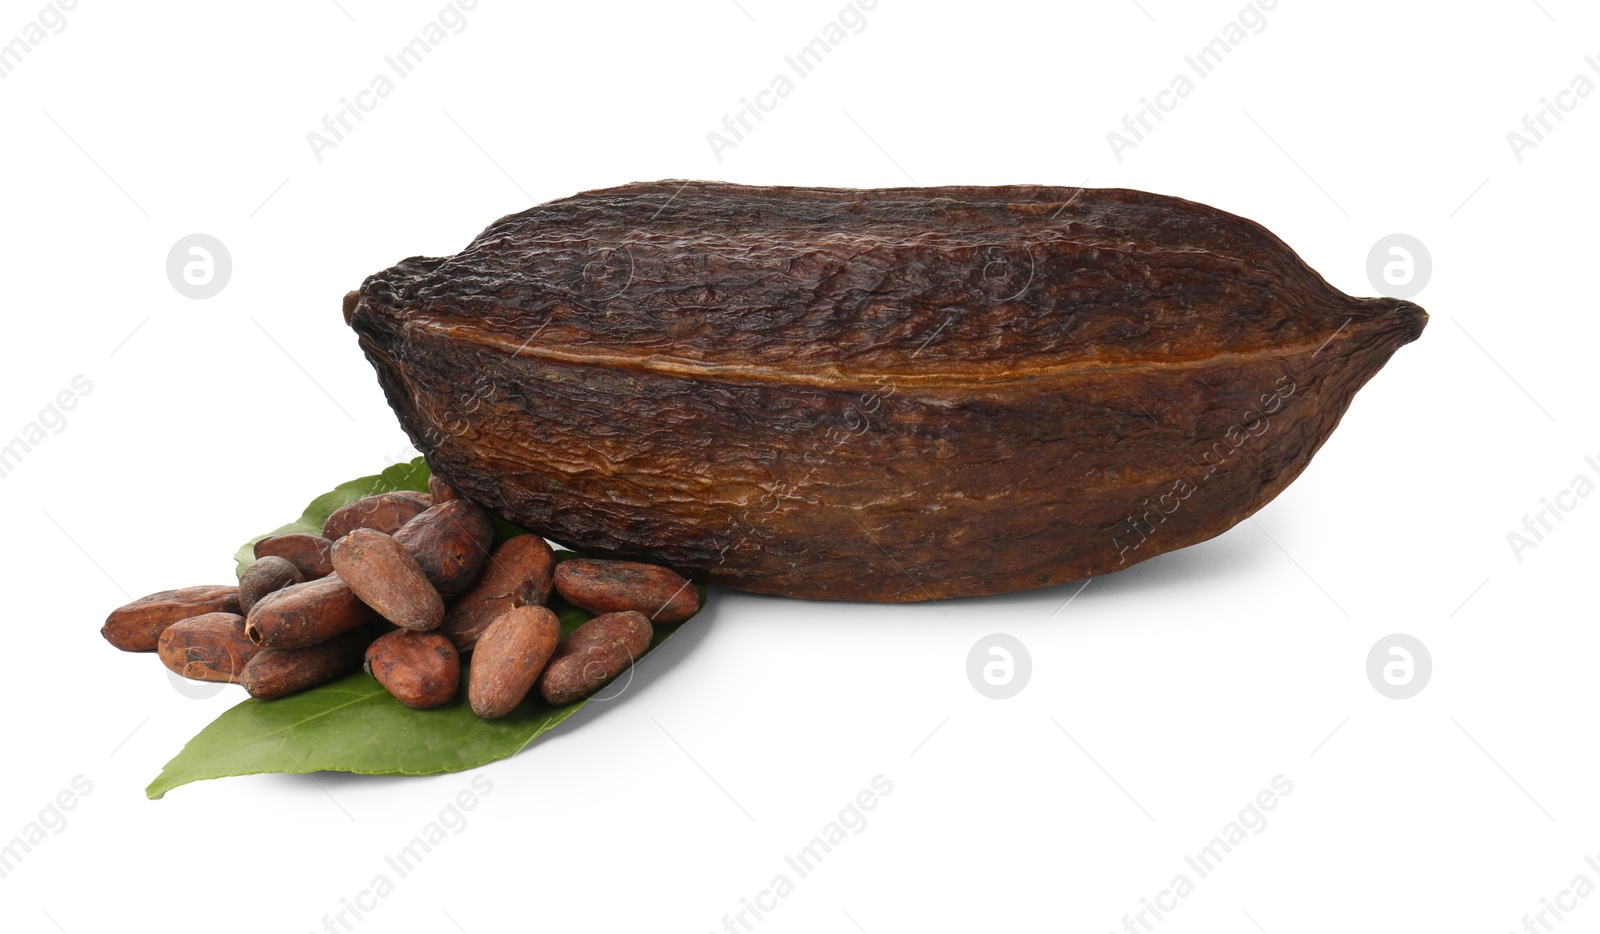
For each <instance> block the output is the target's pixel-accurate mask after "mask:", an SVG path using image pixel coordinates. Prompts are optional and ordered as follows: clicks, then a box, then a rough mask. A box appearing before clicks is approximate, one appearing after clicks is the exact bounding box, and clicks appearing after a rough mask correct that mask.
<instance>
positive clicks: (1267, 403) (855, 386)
mask: <svg viewBox="0 0 1600 934" xmlns="http://www.w3.org/2000/svg"><path fill="white" fill-rule="evenodd" d="M345 317H346V320H347V321H348V323H349V324H350V325H351V326H352V327H353V328H354V329H355V331H356V332H357V334H358V335H359V338H360V343H361V347H362V349H363V351H364V352H365V353H366V355H367V358H368V359H369V360H370V361H371V362H372V365H373V366H374V368H375V369H376V370H377V373H378V379H379V381H380V383H381V384H382V386H383V390H384V392H385V394H386V395H387V397H388V400H389V403H390V405H391V406H392V407H393V408H394V410H395V412H396V414H397V415H398V416H399V418H400V422H401V424H402V425H403V426H404V428H405V430H406V431H407V433H408V434H409V435H410V437H411V439H412V441H413V442H414V443H415V444H416V445H417V447H418V448H419V449H420V450H421V451H423V453H424V454H425V455H426V457H427V461H428V464H429V466H430V467H431V468H432V469H433V471H434V472H435V473H436V474H438V475H439V476H440V477H442V478H443V479H444V480H445V481H446V482H447V483H449V484H450V485H451V486H452V487H454V488H455V489H457V490H458V491H460V493H461V494H462V495H463V496H465V497H467V498H469V499H472V500H474V501H476V502H479V503H482V504H484V505H485V506H488V507H489V508H491V509H493V510H495V511H497V512H499V513H500V514H501V515H503V516H505V517H506V518H507V519H510V520H511V521H513V522H516V523H519V524H521V525H523V526H525V527H527V528H529V529H531V530H532V531H534V532H537V533H539V534H541V535H544V536H546V537H548V538H550V539H552V540H555V541H557V542H560V543H562V544H565V545H568V546H570V547H573V548H575V549H579V550H581V551H583V552H585V553H588V554H590V555H594V556H600V557H615V558H635V559H639V560H644V561H651V562H655V563H659V564H664V565H667V566H669V567H672V568H674V569H677V570H678V571H681V572H683V573H684V574H686V575H688V576H689V577H692V578H694V579H695V580H699V581H703V582H708V583H713V584H720V585H725V586H730V587H736V588H741V589H746V590H752V591H759V592H764V593H777V594H786V595H789V596H796V597H809V598H837V599H857V600H882V601H911V600H925V599H937V598H944V597H952V596H961V595H968V594H984V593H996V592H1002V591H1011V590H1020V589H1025V588H1032V587H1042V586H1046V585H1049V584H1055V583H1059V582H1062V581H1067V580H1073V579H1077V578H1082V577H1086V576H1090V575H1096V574H1102V573H1106V572H1109V571H1115V570H1118V569H1121V568H1124V567H1127V566H1129V565H1130V564H1132V563H1134V562H1136V561H1140V560H1143V559H1146V558H1150V557H1153V556H1155V555H1157V554H1161V553H1163V552H1167V551H1171V550H1173V549H1175V548H1181V547H1184V546H1186V545H1191V544H1194V543H1196V542H1200V541H1203V540H1205V539H1208V538H1211V537H1213V536H1215V535H1217V534H1219V533H1221V532H1223V531H1225V530H1227V529H1228V528H1230V527H1231V526H1233V525H1234V524H1235V523H1238V522H1239V521H1241V520H1243V519H1244V518H1246V517H1248V516H1249V515H1250V514H1251V513H1253V512H1255V511H1256V510H1257V509H1259V508H1261V506H1263V505H1264V504H1265V503H1267V502H1268V501H1269V500H1271V499H1272V497H1274V496H1276V495H1277V494H1278V492H1279V491H1281V490H1282V489H1283V488H1284V487H1285V486H1287V485H1288V483H1289V482H1290V481H1291V480H1293V479H1294V478H1295V477H1296V476H1297V475H1298V474H1299V473H1300V471H1301V470H1303V469H1304V468H1305V466H1306V464H1307V462H1308V461H1309V460H1310V458H1311V456H1312V454H1314V453H1315V452H1316V450H1317V449H1318V448H1319V447H1320V446H1321V445H1322V443H1323V442H1324V441H1325V440H1326V439H1327V438H1328V435H1329V434H1330V433H1331V432H1332V431H1333V429H1334V427H1335V426H1336V425H1337V424H1338V422H1339V419H1340V417H1341V416H1342V415H1343V414H1344V412H1345V409H1346V408H1347V407H1348V406H1349V404H1350V401H1351V398H1352V397H1353V396H1354V394H1355V392H1356V390H1357V389H1359V388H1360V387H1361V386H1362V385H1363V384H1364V383H1365V382H1366V381H1367V380H1368V379H1369V378H1370V377H1371V376H1372V375H1373V374H1374V373H1376V372H1377V370H1378V369H1379V368H1380V367H1382V366H1383V364H1384V363H1385V362H1386V361H1387V360H1388V359H1389V357H1390V355H1391V354H1393V353H1394V351H1395V350H1396V349H1397V348H1399V347H1400V346H1401V345H1402V344H1405V343H1407V342H1409V341H1411V340H1414V339H1415V338H1416V337H1417V336H1418V335H1419V334H1420V333H1421V331H1422V328H1423V326H1424V324H1425V323H1426V320H1427V315H1426V314H1425V313H1424V312H1423V311H1422V309H1421V308H1418V307H1417V306H1416V305H1414V304H1412V303H1410V302H1406V301H1400V300H1395V299H1376V298H1352V297H1350V296H1347V295H1345V294H1343V293H1341V292H1339V291H1338V290H1336V289H1334V288H1333V287H1332V286H1330V285H1329V284H1328V283H1327V282H1326V281H1324V280H1323V279H1322V277H1321V276H1319V275H1318V274H1317V273H1316V272H1314V271H1313V270H1312V269H1311V268H1310V267H1308V266H1307V265H1306V264H1305V263H1304V262H1302V261H1301V260H1300V258H1299V257H1298V256H1296V255H1295V253H1294V251H1292V250H1291V249H1289V247H1288V246H1286V245H1285V244H1284V243H1283V242H1282V241H1281V240H1279V239H1278V238H1277V237H1275V236H1273V235H1272V234H1271V233H1270V232H1268V231H1267V230H1266V229H1265V228H1263V227H1261V226H1260V225H1258V224H1256V223H1254V222H1252V221H1248V220H1245V219H1243V218H1240V217H1236V216H1234V215H1231V214H1228V213H1225V212H1223V211H1219V210H1217V209H1215V208H1210V207H1206V206H1205V205H1201V204H1196V203H1194V202H1190V201H1185V200H1182V199H1179V198H1173V197H1167V196H1163V195H1155V194H1148V193H1145V192H1139V191H1131V190H1125V189H1085V188H1049V187H1039V186H1007V187H944V188H889V189H872V190H856V189H834V188H776V187H747V186H741V185H733V184H725V183H713V182H682V181H663V182H654V183H642V184H634V185H625V186H622V187H620V188H611V189H605V190H601V191H592V192H586V193H583V194H579V195H576V196H574V197H571V198H565V199H562V200H558V201H552V202H550V203H548V204H544V205H540V206H538V207H535V208H531V209H529V210H527V211H523V212H522V213H520V214H514V215H511V216H509V217H505V218H502V219H501V220H499V221H497V222H495V223H494V224H493V225H491V226H490V227H489V228H488V229H486V230H485V231H484V232H483V233H481V234H480V235H479V236H478V237H477V238H476V239H475V240H473V241H472V243H470V244H469V245H468V246H467V247H466V249H464V250H462V251H461V252H460V253H458V254H456V255H455V256H452V257H444V258H421V257H414V258H411V259H407V260H404V261H402V262H401V263H399V264H398V265H396V266H394V267H393V268H390V269H387V270H385V271H383V272H380V273H378V274H376V275H374V276H371V277H369V278H368V279H367V280H366V281H365V282H364V283H363V284H362V286H361V288H360V290H359V292H353V293H351V294H350V295H349V296H347V297H346V301H345Z"/></svg>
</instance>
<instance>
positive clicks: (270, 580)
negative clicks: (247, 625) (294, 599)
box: [239, 555, 306, 615]
mask: <svg viewBox="0 0 1600 934" xmlns="http://www.w3.org/2000/svg"><path fill="white" fill-rule="evenodd" d="M305 579H306V578H305V575H304V574H301V573H300V569H299V568H297V567H295V566H294V564H293V562H291V561H290V560H289V559H288V558H280V557H278V556H277V555H267V556H266V557H265V558H257V559H256V560H255V561H254V562H252V563H251V565H250V566H249V567H247V568H245V569H244V574H243V575H242V576H240V578H239V612H240V613H243V614H246V615H248V614H249V613H250V608H251V607H253V606H255V605H256V603H257V602H259V601H260V600H261V598H262V597H265V596H266V595H267V594H269V593H272V592H274V591H277V590H282V589H283V588H285V587H288V586H289V585H291V584H298V583H300V582H301V581H304V580H305Z"/></svg>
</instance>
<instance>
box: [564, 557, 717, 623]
mask: <svg viewBox="0 0 1600 934" xmlns="http://www.w3.org/2000/svg"><path fill="white" fill-rule="evenodd" d="M555 584H556V590H558V591H560V592H561V596H562V597H564V598H566V601H567V602H568V603H570V604H572V605H573V606H578V607H582V608H584V609H585V610H588V611H589V612H591V613H614V612H618V611H621V610H636V611H638V612H640V613H643V614H644V615H645V618H646V619H648V620H650V621H651V622H652V623H655V624H657V625H661V624H665V623H681V622H683V621H684V620H686V619H688V618H689V617H691V616H693V615H694V614H695V613H697V612H699V610H700V594H699V593H698V592H697V591H696V590H695V589H694V585H693V584H691V583H689V581H687V580H685V579H684V578H683V577H681V576H680V575H678V574H675V573H673V572H672V571H669V570H667V569H666V568H664V567H659V566H657V565H654V564H643V563H640V562H638V561H604V560H600V559H597V558H574V559H572V560H570V561H563V562H561V563H560V564H559V565H557V566H556V575H555Z"/></svg>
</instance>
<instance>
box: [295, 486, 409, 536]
mask: <svg viewBox="0 0 1600 934" xmlns="http://www.w3.org/2000/svg"><path fill="white" fill-rule="evenodd" d="M432 505H433V501H432V500H431V499H430V498H429V497H428V494H426V493H418V492H416V491H415V490H391V491H390V492H388V493H378V494H376V495H374V496H364V497H362V498H361V499H358V500H356V501H355V502H353V503H346V504H345V505H343V506H340V507H339V508H338V509H335V510H334V511H333V512H332V513H331V514H330V515H329V516H328V520H327V521H326V522H324V523H322V537H323V538H326V539H328V540H329V541H334V542H336V541H338V540H339V539H341V538H343V537H345V536H346V535H348V534H350V532H351V531H353V530H355V529H376V530H378V531H379V532H383V533H384V534H386V535H393V534H394V533H396V532H398V531H400V527H401V526H403V525H405V524H406V523H407V522H410V521H411V520H412V519H414V518H416V516H417V514H418V513H420V512H422V511H423V510H424V509H427V508H428V507H429V506H432Z"/></svg>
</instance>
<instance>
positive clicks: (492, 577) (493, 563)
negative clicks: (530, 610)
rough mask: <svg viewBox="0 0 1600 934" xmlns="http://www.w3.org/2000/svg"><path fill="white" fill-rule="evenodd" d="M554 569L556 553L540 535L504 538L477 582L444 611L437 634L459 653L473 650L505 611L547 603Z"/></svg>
mask: <svg viewBox="0 0 1600 934" xmlns="http://www.w3.org/2000/svg"><path fill="white" fill-rule="evenodd" d="M555 566H556V556H555V552H554V551H552V550H551V549H550V545H549V543H547V542H546V541H545V540H544V539H542V538H540V537H539V536H537V535H518V536H516V537H514V538H508V539H506V540H505V541H504V542H502V543H501V545H500V547H499V548H496V549H495V550H494V551H493V552H492V553H491V554H490V555H489V560H488V562H487V563H486V564H485V565H484V568H483V573H482V574H480V575H479V576H478V582H477V583H476V584H473V585H472V589H470V590H468V591H467V592H466V593H464V594H462V595H461V596H460V597H458V598H456V601H455V603H453V604H451V606H450V608H449V609H448V610H446V611H445V614H444V625H442V626H440V627H439V632H441V633H443V634H444V635H446V636H449V637H450V641H451V642H453V643H454V644H455V647H456V648H457V649H459V650H460V651H462V652H470V651H472V647H473V646H474V645H475V644H477V641H478V637H479V636H481V635H483V631H484V630H485V629H487V628H488V627H489V624H490V623H492V622H494V621H495V620H496V619H498V618H500V616H501V615H503V614H505V613H506V612H507V611H509V610H513V609H515V608H517V607H519V606H543V605H544V604H545V603H546V602H547V601H549V599H550V590H551V587H552V585H553V581H554V576H555Z"/></svg>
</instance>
